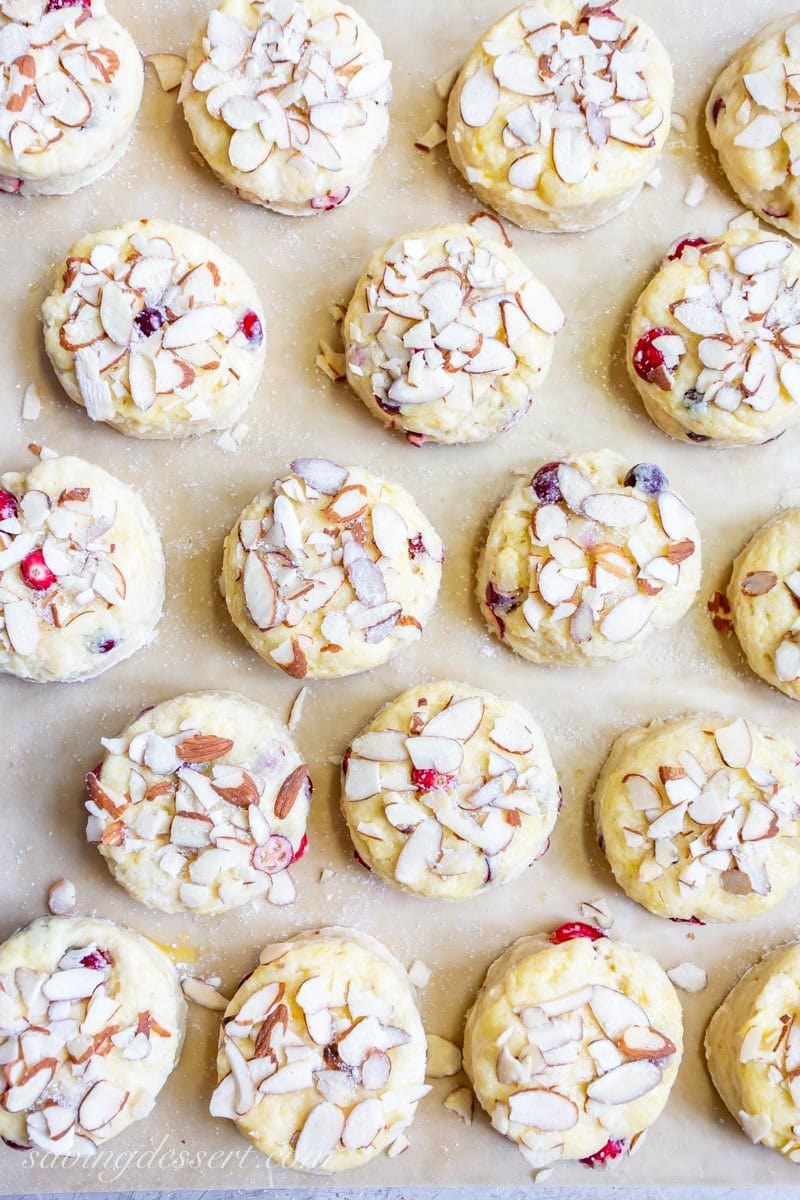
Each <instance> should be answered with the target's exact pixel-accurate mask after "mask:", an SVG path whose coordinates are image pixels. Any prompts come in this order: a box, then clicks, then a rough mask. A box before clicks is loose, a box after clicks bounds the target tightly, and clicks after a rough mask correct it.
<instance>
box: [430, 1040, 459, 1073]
mask: <svg viewBox="0 0 800 1200" xmlns="http://www.w3.org/2000/svg"><path fill="white" fill-rule="evenodd" d="M425 1040H426V1042H427V1044H428V1065H427V1067H426V1069H425V1074H426V1075H427V1077H428V1078H429V1079H446V1078H447V1077H448V1076H449V1075H457V1074H458V1072H459V1071H460V1070H461V1050H460V1049H459V1047H458V1046H456V1044H455V1043H454V1042H450V1041H448V1040H447V1038H443V1037H439V1035H438V1034H436V1033H429V1034H427V1036H426V1038H425Z"/></svg>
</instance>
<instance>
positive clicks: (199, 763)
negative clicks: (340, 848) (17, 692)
mask: <svg viewBox="0 0 800 1200" xmlns="http://www.w3.org/2000/svg"><path fill="white" fill-rule="evenodd" d="M103 745H104V747H105V749H106V751H107V754H106V758H105V759H104V761H103V762H102V763H101V764H100V766H99V767H96V768H95V769H94V770H93V771H91V772H90V773H89V774H88V775H87V777H86V809H87V812H88V814H89V816H88V822H87V827H86V834H87V838H88V840H89V841H90V842H95V843H97V846H98V849H99V851H100V853H101V854H102V856H103V858H104V859H105V860H106V863H107V864H108V868H109V870H110V871H111V874H112V875H113V876H114V878H115V879H116V881H117V882H118V883H121V884H122V886H123V887H124V888H126V889H127V891H129V892H130V894H131V895H132V896H133V897H134V899H136V900H141V902H142V903H143V904H147V905H149V906H150V907H151V908H158V909H161V911H162V912H170V913H172V912H195V913H220V912H225V911H226V910H227V909H230V908H238V907H240V906H241V905H242V904H247V903H248V901H250V900H259V899H267V900H269V902H270V903H271V904H276V905H286V904H291V903H293V901H294V899H295V884H294V880H293V879H292V875H291V872H290V867H291V865H292V864H293V863H294V862H295V860H296V859H298V858H300V857H301V856H302V855H303V854H304V853H305V849H306V845H307V841H306V821H307V819H308V810H309V807H310V803H311V791H312V787H311V778H310V776H309V773H308V768H307V767H306V765H305V763H304V762H303V760H302V759H301V757H300V755H299V754H298V752H297V750H296V748H295V746H294V744H293V743H292V740H291V738H290V736H289V732H288V730H287V729H286V727H285V726H284V725H283V724H282V723H281V722H280V721H278V720H277V719H276V718H275V717H274V716H273V715H272V713H270V712H269V710H268V709H266V708H263V707H262V706H261V705H260V704H255V703H254V702H253V701H252V700H246V699H245V698H244V696H237V695H235V694H234V693H233V692H194V693H190V694H189V695H186V696H177V697H176V698H175V699H174V700H167V701H166V702H165V703H164V704H159V705H157V706H156V707H155V708H150V709H147V710H145V712H144V713H142V715H141V716H140V717H139V718H137V720H136V721H134V722H133V724H132V725H129V726H128V728H127V729H126V730H124V732H123V733H121V734H120V736H119V737H115V738H104V739H103Z"/></svg>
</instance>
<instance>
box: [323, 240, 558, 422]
mask: <svg viewBox="0 0 800 1200" xmlns="http://www.w3.org/2000/svg"><path fill="white" fill-rule="evenodd" d="M563 324H564V313H563V311H562V309H561V308H560V306H559V304H558V302H557V301H556V299H555V297H554V296H553V295H552V293H551V292H550V291H549V289H548V288H546V287H545V286H544V284H542V283H540V282H539V280H538V279H535V278H534V277H533V275H532V274H531V272H530V271H529V270H528V268H527V267H526V265H525V263H523V261H522V259H520V258H519V257H518V256H517V255H516V254H515V253H514V251H513V250H511V249H510V248H509V247H508V246H506V245H504V244H503V242H501V241H500V240H499V238H498V237H491V236H487V235H486V234H485V233H483V232H482V231H481V230H479V229H478V228H477V227H475V226H473V225H440V226H438V227H437V228H436V229H427V230H422V231H420V232H418V233H410V234H408V235H407V236H406V237H404V238H401V239H399V240H397V239H395V240H394V241H392V242H390V243H389V244H388V245H386V246H383V247H381V249H380V250H378V251H377V252H376V253H375V254H374V255H373V257H372V258H371V259H370V262H369V265H368V266H367V269H366V270H365V272H364V274H363V275H362V276H361V278H360V279H359V281H358V283H357V284H356V289H355V292H354V294H353V298H352V300H351V301H350V306H349V308H348V309H347V313H346V315H345V318H344V321H343V322H342V333H343V336H344V344H345V361H346V366H347V379H348V382H349V383H350V386H351V387H352V388H353V390H354V391H355V393H356V395H357V396H358V397H359V399H361V400H363V402H364V403H365V404H366V406H367V408H368V409H369V410H370V412H371V413H372V414H373V416H376V417H377V418H378V420H379V421H383V423H384V424H385V425H388V426H389V427H390V428H398V429H402V430H404V431H405V433H406V436H407V437H408V439H409V441H411V442H413V443H414V444H415V445H420V444H421V443H422V442H425V441H429V440H430V441H434V442H445V443H458V442H480V441H483V440H484V439H486V438H490V437H493V436H494V434H496V433H500V432H502V430H504V429H508V428H509V427H510V426H511V425H515V424H516V423H517V421H519V420H520V418H521V417H523V416H524V415H525V413H526V412H527V411H528V408H529V407H530V404H531V399H532V392H534V391H535V389H536V388H537V387H538V386H539V384H540V383H542V381H543V380H544V378H545V376H546V374H547V371H548V369H549V367H550V362H551V360H552V357H553V334H556V333H558V331H559V330H560V329H561V327H562V326H563Z"/></svg>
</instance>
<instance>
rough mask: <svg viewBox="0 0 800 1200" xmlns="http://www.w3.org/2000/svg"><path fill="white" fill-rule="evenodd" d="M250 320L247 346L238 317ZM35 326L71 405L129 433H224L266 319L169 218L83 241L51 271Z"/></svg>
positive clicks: (206, 244) (215, 253) (249, 386)
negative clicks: (147, 325) (144, 318)
mask: <svg viewBox="0 0 800 1200" xmlns="http://www.w3.org/2000/svg"><path fill="white" fill-rule="evenodd" d="M112 305H113V308H111V306H112ZM107 308H111V312H110V313H109V314H108V315H106V312H107ZM145 309H147V310H151V311H152V312H153V313H154V314H156V315H155V317H154V322H157V323H158V327H157V328H154V330H153V332H152V333H150V334H149V335H147V334H146V332H143V331H142V329H141V328H140V326H138V325H137V324H136V320H137V318H139V319H141V316H140V314H142V312H143V311H144V310H145ZM253 315H254V316H255V317H256V318H257V323H258V325H257V327H256V330H255V334H254V336H253V337H252V339H250V340H249V339H248V338H247V336H246V335H245V333H244V330H243V328H242V322H243V320H244V319H245V317H246V316H247V317H248V320H251V321H252V319H253ZM42 322H43V324H44V342H45V349H46V350H47V354H48V357H49V359H50V361H51V363H52V364H53V368H54V370H55V372H56V374H57V376H58V379H59V382H60V383H61V386H62V387H63V388H64V390H65V391H66V393H67V395H68V396H69V398H70V399H71V400H74V401H75V403H76V404H80V405H82V406H83V407H84V408H85V409H86V411H87V414H88V415H89V416H90V417H91V418H92V420H95V421H105V422H106V423H107V424H108V425H112V426H113V427H114V428H115V429H118V430H119V431H120V432H121V433H126V434H128V435H129V436H130V437H140V438H179V437H187V436H190V435H192V434H199V433H207V432H208V431H210V430H218V429H226V428H228V427H229V426H230V425H232V424H233V423H234V422H235V421H236V420H237V419H238V418H239V417H240V416H241V415H242V413H243V412H244V410H245V409H246V407H247V405H248V404H249V402H250V399H251V397H252V395H253V393H254V392H255V389H256V386H257V384H258V381H259V378H260V376H261V372H262V370H263V366H264V357H265V350H266V340H265V336H264V332H265V324H266V322H265V318H264V310H263V307H262V305H261V302H260V300H259V298H258V295H257V293H256V290H255V288H254V287H253V284H252V283H251V282H250V280H249V279H248V277H247V275H246V274H245V272H244V271H243V270H242V268H241V267H240V266H239V264H238V263H237V262H236V261H235V260H234V259H232V258H231V257H230V256H229V255H227V254H224V253H223V252H222V251H221V250H220V249H219V248H218V247H217V246H215V245H214V243H213V242H210V241H208V239H207V238H204V237H202V236H201V235H200V234H199V233H195V232H194V231H193V230H190V229H182V228H181V227H180V226H179V225H173V224H172V223H171V222H169V221H159V220H155V221H153V220H139V221H129V222H128V223H127V224H126V225H121V226H119V228H117V229H104V230H102V231H100V232H99V233H93V234H88V235H87V236H86V237H83V238H81V240H80V241H79V242H76V243H75V245H74V246H72V248H71V249H70V250H69V252H68V254H67V256H66V261H65V262H62V263H60V264H59V266H58V267H57V268H56V271H55V273H54V277H53V290H52V292H51V293H50V295H49V296H48V297H47V299H46V300H45V301H44V304H43V305H42ZM198 322H199V324H198ZM192 326H194V327H193V328H192ZM91 363H95V364H96V371H92V370H91V369H90V364H91ZM79 368H80V369H79ZM87 369H88V375H87ZM87 378H88V380H89V383H88V384H87V382H86V379H87ZM95 379H99V380H100V381H101V382H100V384H99V385H97V384H96V383H93V380H95ZM134 381H135V382H134ZM97 386H99V388H100V394H99V395H98V394H97Z"/></svg>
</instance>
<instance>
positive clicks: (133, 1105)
mask: <svg viewBox="0 0 800 1200" xmlns="http://www.w3.org/2000/svg"><path fill="white" fill-rule="evenodd" d="M0 984H1V985H2V986H0V1061H2V1063H3V1071H2V1074H0V1136H2V1138H3V1140H4V1141H7V1142H9V1143H11V1144H13V1145H15V1146H18V1147H29V1146H33V1147H35V1148H36V1149H37V1150H42V1151H45V1152H47V1153H50V1154H54V1155H58V1156H61V1155H65V1156H68V1157H80V1158H88V1157H90V1156H91V1155H93V1154H96V1153H97V1151H98V1149H99V1148H100V1147H101V1146H102V1145H104V1144H105V1143H106V1142H107V1141H108V1140H109V1138H112V1137H116V1135H117V1134H118V1133H122V1131H123V1130H124V1129H127V1127H128V1126H129V1125H131V1124H133V1122H134V1121H140V1120H141V1119H142V1117H146V1116H147V1115H148V1113H149V1112H150V1111H151V1109H152V1108H153V1105H154V1104H155V1101H156V1096H157V1095H158V1093H159V1092H160V1091H161V1088H162V1087H163V1086H164V1084H165V1083H166V1082H167V1079H168V1078H169V1076H170V1074H171V1072H172V1069H173V1067H174V1066H175V1065H176V1063H177V1061H178V1058H179V1056H180V1052H181V1046H182V1043H183V1034H184V1029H185V1026H186V1002H185V1001H184V999H183V994H182V992H181V989H180V986H179V984H178V977H177V975H176V974H175V968H174V966H173V964H172V961H171V960H170V959H169V958H168V957H167V955H166V954H165V953H164V951H163V950H160V949H159V948H158V946H156V945H155V943H153V942H151V941H149V940H148V939H147V938H145V937H142V936H141V935H140V934H138V933H134V932H133V931H132V930H130V929H125V928H123V927H122V926H120V925H114V924H112V923H111V921H101V920H98V919H96V918H91V917H42V918H40V919H39V920H37V921H32V922H31V924H30V925H26V926H25V928H23V929H19V930H17V932H16V933H13V934H12V935H11V937H10V938H9V939H8V941H6V942H4V943H3V945H2V946H0Z"/></svg>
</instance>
